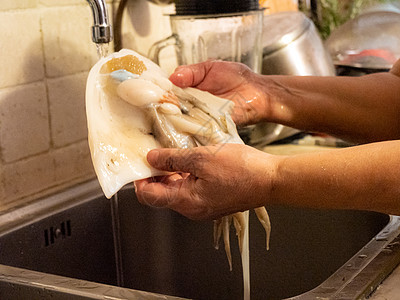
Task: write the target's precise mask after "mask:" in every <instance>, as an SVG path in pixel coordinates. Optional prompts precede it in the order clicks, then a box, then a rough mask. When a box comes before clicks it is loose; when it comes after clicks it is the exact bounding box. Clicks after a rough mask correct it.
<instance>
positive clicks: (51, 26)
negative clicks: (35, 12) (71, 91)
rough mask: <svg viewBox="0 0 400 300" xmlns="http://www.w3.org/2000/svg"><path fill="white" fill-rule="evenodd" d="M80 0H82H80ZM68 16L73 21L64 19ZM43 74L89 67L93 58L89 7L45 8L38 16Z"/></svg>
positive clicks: (71, 72) (75, 71)
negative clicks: (41, 42)
mask: <svg viewBox="0 0 400 300" xmlns="http://www.w3.org/2000/svg"><path fill="white" fill-rule="evenodd" d="M81 1H84V0H81ZM69 16H72V17H73V21H72V22H71V21H70V22H67V21H66V20H67V19H68V18H69ZM41 25H42V32H43V45H44V57H45V68H46V75H47V76H48V77H60V76H65V75H70V74H75V73H78V72H83V71H87V70H89V69H90V68H91V67H92V66H93V65H94V64H95V63H96V61H97V59H98V58H97V52H96V46H95V45H94V43H92V42H91V35H90V33H91V31H90V26H91V25H92V17H91V11H90V8H89V6H88V5H85V6H83V5H82V6H61V7H52V8H48V9H45V10H44V11H43V12H42V18H41Z"/></svg>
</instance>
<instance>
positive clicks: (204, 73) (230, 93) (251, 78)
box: [170, 60, 267, 125]
mask: <svg viewBox="0 0 400 300" xmlns="http://www.w3.org/2000/svg"><path fill="white" fill-rule="evenodd" d="M170 80H171V81H172V82H173V83H174V84H175V85H177V86H179V87H182V88H185V87H195V88H198V89H200V90H204V91H208V92H210V93H211V94H214V95H216V96H219V97H222V98H225V99H228V100H232V101H233V102H234V103H235V106H234V109H233V112H232V119H233V121H234V122H235V123H236V124H237V125H249V124H255V123H258V122H260V121H262V120H263V119H264V116H263V114H264V112H265V111H266V107H265V106H266V104H267V102H266V94H265V92H264V91H263V84H265V83H262V82H261V81H260V78H259V75H257V74H255V73H254V72H252V71H251V70H250V69H249V68H248V67H247V66H246V65H244V64H241V63H234V62H226V61H216V60H209V61H206V62H203V63H198V64H194V65H187V66H180V67H178V68H177V69H176V70H175V72H174V73H173V74H172V75H171V76H170Z"/></svg>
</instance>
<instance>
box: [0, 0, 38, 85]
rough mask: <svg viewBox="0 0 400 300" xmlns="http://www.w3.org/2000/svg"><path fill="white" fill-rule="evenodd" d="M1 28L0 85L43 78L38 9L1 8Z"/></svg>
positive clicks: (17, 83) (16, 83)
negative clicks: (9, 10)
mask: <svg viewBox="0 0 400 300" xmlns="http://www.w3.org/2000/svg"><path fill="white" fill-rule="evenodd" d="M3 1H5V0H3ZM9 2H12V1H9ZM0 29H1V35H0V45H1V46H0V66H1V71H0V88H4V87H8V86H13V85H19V84H23V83H28V82H34V81H38V80H42V79H43V78H44V68H43V51H42V41H41V33H40V14H39V12H38V11H37V10H32V9H27V10H23V11H15V12H8V11H4V12H1V11H0Z"/></svg>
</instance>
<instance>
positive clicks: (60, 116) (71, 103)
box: [47, 72, 87, 148]
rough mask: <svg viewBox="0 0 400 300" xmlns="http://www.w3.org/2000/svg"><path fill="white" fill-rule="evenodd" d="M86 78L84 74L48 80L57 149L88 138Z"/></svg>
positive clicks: (54, 141)
mask: <svg viewBox="0 0 400 300" xmlns="http://www.w3.org/2000/svg"><path fill="white" fill-rule="evenodd" d="M86 78H87V72H84V73H78V74H74V75H69V76H65V77H60V78H54V79H48V80H47V88H48V95H49V102H50V114H51V137H52V142H53V145H54V147H56V148H59V147H63V146H65V145H68V144H71V143H75V142H77V141H80V140H83V139H86V138H87V127H86V115H85V101H84V99H85V88H86Z"/></svg>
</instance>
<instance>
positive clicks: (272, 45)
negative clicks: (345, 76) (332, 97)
mask: <svg viewBox="0 0 400 300" xmlns="http://www.w3.org/2000/svg"><path fill="white" fill-rule="evenodd" d="M262 46H263V62H262V74H271V75H272V74H275V75H278V74H279V75H319V76H332V75H335V69H334V66H333V63H332V60H331V58H330V56H329V54H328V52H327V51H326V49H325V47H324V45H323V42H322V40H321V38H320V36H319V34H318V32H317V30H316V28H315V26H314V24H313V22H312V21H311V20H310V19H308V18H307V17H306V16H305V15H304V14H303V13H301V12H283V13H277V14H273V15H270V16H265V17H264V24H263V37H262Z"/></svg>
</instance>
